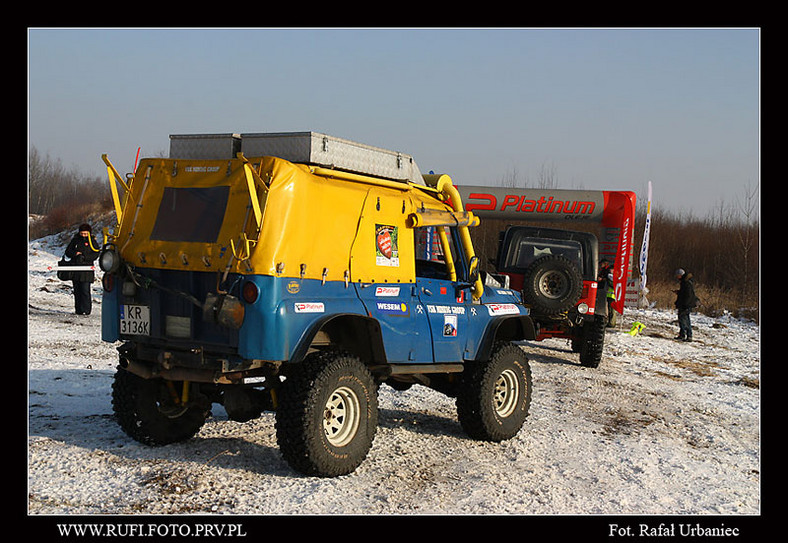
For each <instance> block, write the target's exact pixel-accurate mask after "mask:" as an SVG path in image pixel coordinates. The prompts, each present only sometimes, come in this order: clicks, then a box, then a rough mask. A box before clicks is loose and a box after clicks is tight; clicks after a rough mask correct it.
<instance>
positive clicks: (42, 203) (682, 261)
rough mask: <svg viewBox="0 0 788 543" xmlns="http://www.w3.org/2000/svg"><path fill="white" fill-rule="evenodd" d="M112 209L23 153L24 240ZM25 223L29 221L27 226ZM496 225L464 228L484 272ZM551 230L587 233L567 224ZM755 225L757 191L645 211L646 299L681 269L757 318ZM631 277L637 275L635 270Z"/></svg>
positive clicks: (715, 305)
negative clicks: (708, 206)
mask: <svg viewBox="0 0 788 543" xmlns="http://www.w3.org/2000/svg"><path fill="white" fill-rule="evenodd" d="M517 177H518V174H517V172H514V173H511V172H510V173H508V174H507V177H505V178H504V179H502V180H501V183H502V184H503V185H505V186H523V183H522V182H520V181H519V180H518V179H517ZM555 179H556V176H555V173H554V171H553V169H551V168H545V167H543V168H542V169H541V170H540V173H539V179H538V180H537V181H536V182H535V183H526V184H525V185H526V186H527V185H531V186H536V187H538V188H551V187H555V185H556V180H555ZM111 210H112V196H111V193H110V190H109V181H108V179H107V178H101V177H99V176H94V177H90V176H85V175H84V174H82V173H80V172H79V171H78V170H76V169H75V168H70V169H69V168H66V167H64V166H63V165H62V163H61V161H60V160H59V159H52V158H50V157H49V156H48V155H46V156H42V155H41V154H40V153H39V152H38V151H37V150H36V149H35V148H32V149H31V150H30V154H29V168H28V211H29V213H30V214H33V215H39V216H41V217H42V219H41V220H39V221H36V222H35V223H34V224H35V226H31V228H30V231H29V235H30V237H31V239H34V238H36V237H41V236H44V235H49V234H52V233H56V232H60V231H62V230H64V229H67V228H70V227H73V226H74V225H76V224H79V223H80V222H83V221H85V220H86V219H87V218H88V217H91V216H96V215H98V214H101V213H105V212H108V211H111ZM645 218H646V205H645V202H644V201H642V198H639V199H638V210H637V213H636V219H635V236H634V239H633V253H634V261H635V262H637V256H638V254H639V251H640V246H641V243H642V240H643V226H644V224H645ZM31 224H33V223H31ZM508 224H509V223H508V222H505V221H502V220H498V219H487V220H484V221H482V224H481V225H480V226H479V227H478V228H474V229H472V230H471V231H472V238H473V242H474V246H475V249H476V251H477V253H478V254H479V256H480V257H481V260H482V263H483V267H484V268H487V269H491V263H490V261H491V260H493V259H495V257H496V252H497V244H498V233H499V232H501V231H502V230H504V229H505V228H506V226H508ZM544 226H550V227H553V228H556V227H558V228H561V227H566V228H572V229H580V228H583V229H593V228H595V227H594V226H580V225H578V223H574V222H573V223H571V224H568V225H566V226H561V225H560V224H557V223H550V224H545V225H544ZM759 264H760V221H759V198H758V189H757V186H756V187H752V186H744V185H743V187H742V192H741V194H740V196H739V197H738V198H737V199H736V201H735V202H733V203H730V204H726V203H724V202H720V203H719V204H718V205H717V206H716V208H715V209H714V211H712V212H710V213H709V214H708V215H707V216H705V217H695V216H693V215H687V214H684V213H677V212H673V211H670V210H664V209H659V208H656V209H652V215H651V235H650V243H649V258H648V270H647V271H648V285H647V286H648V289H649V293H648V296H647V297H648V299H649V301H650V302H652V303H655V304H656V306H657V307H660V308H671V307H672V306H673V301H674V300H675V296H674V294H673V292H672V291H673V290H674V289H675V288H676V285H675V282H674V279H673V273H674V271H675V270H676V269H677V268H682V269H684V270H686V271H688V272H690V273H692V274H693V278H694V282H695V286H696V291H697V292H698V296H699V298H700V299H701V306H700V308H699V311H702V312H704V313H707V314H710V315H718V314H720V313H722V312H724V311H727V312H730V313H731V314H733V315H735V316H746V317H750V318H757V316H758V311H759V298H760V267H759ZM634 274H635V275H636V276H637V275H638V272H637V265H635V272H634Z"/></svg>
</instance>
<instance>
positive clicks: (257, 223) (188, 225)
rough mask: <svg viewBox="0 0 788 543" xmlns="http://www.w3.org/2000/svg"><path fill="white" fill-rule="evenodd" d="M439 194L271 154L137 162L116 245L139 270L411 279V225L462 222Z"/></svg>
mask: <svg viewBox="0 0 788 543" xmlns="http://www.w3.org/2000/svg"><path fill="white" fill-rule="evenodd" d="M425 177H426V176H425ZM442 178H446V176H442ZM449 182H450V180H449ZM441 200H442V197H441V196H439V193H438V191H437V190H434V189H430V188H428V187H425V186H421V185H414V184H412V183H404V182H396V181H387V180H383V179H377V178H371V177H364V176H357V175H353V174H342V173H340V172H334V171H333V170H321V169H319V168H314V167H309V166H306V165H302V164H292V163H290V162H288V161H285V160H282V159H279V158H274V157H261V158H250V159H243V158H242V157H241V158H236V159H231V160H176V159H161V158H153V159H143V160H142V161H141V162H140V165H139V167H138V169H137V173H136V175H135V177H134V180H133V183H132V184H131V187H130V192H129V194H128V197H127V198H126V202H125V205H124V206H123V210H122V215H121V218H122V220H121V221H120V225H119V227H118V228H117V233H116V236H115V238H116V239H115V244H116V245H117V247H118V248H119V250H120V251H121V254H122V257H123V258H124V260H126V261H127V262H129V263H130V264H132V265H135V266H140V267H152V268H161V269H178V270H194V271H224V270H225V269H226V268H227V267H228V266H229V271H231V272H238V273H243V274H251V273H255V274H266V275H274V276H281V277H303V278H307V279H325V280H327V281H342V280H349V281H356V282H391V283H397V282H413V281H414V280H415V270H414V257H413V252H414V236H413V226H414V225H417V226H421V225H425V224H452V223H454V224H456V223H457V221H461V220H463V217H462V216H460V215H462V214H460V213H454V212H453V209H452V208H451V207H450V206H449V205H447V204H445V203H443V202H442V201H441ZM468 215H469V214H464V216H465V218H467V216H468Z"/></svg>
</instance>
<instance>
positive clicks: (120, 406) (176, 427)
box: [112, 369, 210, 446]
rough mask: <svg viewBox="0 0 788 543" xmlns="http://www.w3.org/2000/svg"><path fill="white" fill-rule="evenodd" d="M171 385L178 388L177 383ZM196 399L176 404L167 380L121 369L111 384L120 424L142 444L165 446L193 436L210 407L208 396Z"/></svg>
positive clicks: (202, 422)
mask: <svg viewBox="0 0 788 543" xmlns="http://www.w3.org/2000/svg"><path fill="white" fill-rule="evenodd" d="M171 384H172V385H174V389H175V390H177V391H180V390H181V386H182V385H181V384H180V383H177V384H176V383H171ZM175 395H176V397H177V392H176V393H175ZM191 396H192V397H193V398H194V397H195V394H194V393H192V394H191ZM196 399H197V401H196V402H194V401H192V402H189V403H188V404H186V405H178V404H177V403H176V401H175V400H174V399H173V392H172V390H171V389H170V388H169V386H168V384H167V381H164V380H162V379H143V378H142V377H138V376H136V375H134V374H133V373H129V372H128V371H126V370H124V369H118V371H117V373H116V374H115V380H114V382H113V383H112V409H113V411H114V412H115V416H116V417H117V420H118V423H119V424H120V427H121V428H122V429H123V431H124V432H125V433H126V434H128V435H129V436H130V437H132V438H133V439H135V440H137V441H139V442H140V443H144V444H145V445H154V446H156V445H167V444H170V443H177V442H179V441H185V440H187V439H189V438H190V437H193V436H194V435H195V434H196V433H197V432H198V431H199V430H200V428H201V427H202V425H203V424H204V423H205V419H206V416H207V415H208V412H209V410H210V402H207V399H205V398H204V397H201V396H199V395H197V396H196Z"/></svg>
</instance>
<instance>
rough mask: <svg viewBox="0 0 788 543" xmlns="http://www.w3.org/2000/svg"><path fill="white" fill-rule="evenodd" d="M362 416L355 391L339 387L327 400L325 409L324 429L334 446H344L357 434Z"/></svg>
mask: <svg viewBox="0 0 788 543" xmlns="http://www.w3.org/2000/svg"><path fill="white" fill-rule="evenodd" d="M360 416H361V404H360V403H359V401H358V397H357V396H356V394H355V392H353V391H352V390H351V389H349V388H347V387H339V388H338V389H336V390H335V391H334V392H332V393H331V396H330V397H329V398H328V401H327V402H326V407H325V410H324V411H323V431H324V432H325V434H326V439H327V440H328V442H329V443H330V444H331V445H333V446H334V447H343V446H345V445H347V444H348V443H350V441H352V440H353V438H354V437H355V435H356V431H357V430H358V425H359V421H360Z"/></svg>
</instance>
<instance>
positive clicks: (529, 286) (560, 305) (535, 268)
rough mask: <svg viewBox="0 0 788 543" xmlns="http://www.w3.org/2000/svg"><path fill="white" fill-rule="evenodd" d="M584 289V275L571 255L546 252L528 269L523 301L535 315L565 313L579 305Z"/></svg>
mask: <svg viewBox="0 0 788 543" xmlns="http://www.w3.org/2000/svg"><path fill="white" fill-rule="evenodd" d="M582 293H583V276H582V275H581V274H580V270H579V269H578V267H577V266H576V265H575V264H574V263H573V262H572V261H571V260H569V259H568V258H565V257H563V256H560V255H545V256H543V257H540V258H538V259H536V260H535V261H534V262H533V263H532V264H531V265H530V266H528V268H527V269H526V270H525V274H524V278H523V301H524V302H525V304H526V305H528V306H530V307H531V309H532V313H533V314H535V315H541V316H545V317H552V316H555V315H560V314H561V313H565V312H566V311H569V310H570V309H572V308H573V307H574V306H575V305H577V302H578V300H579V299H580V296H581V295H582Z"/></svg>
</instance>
